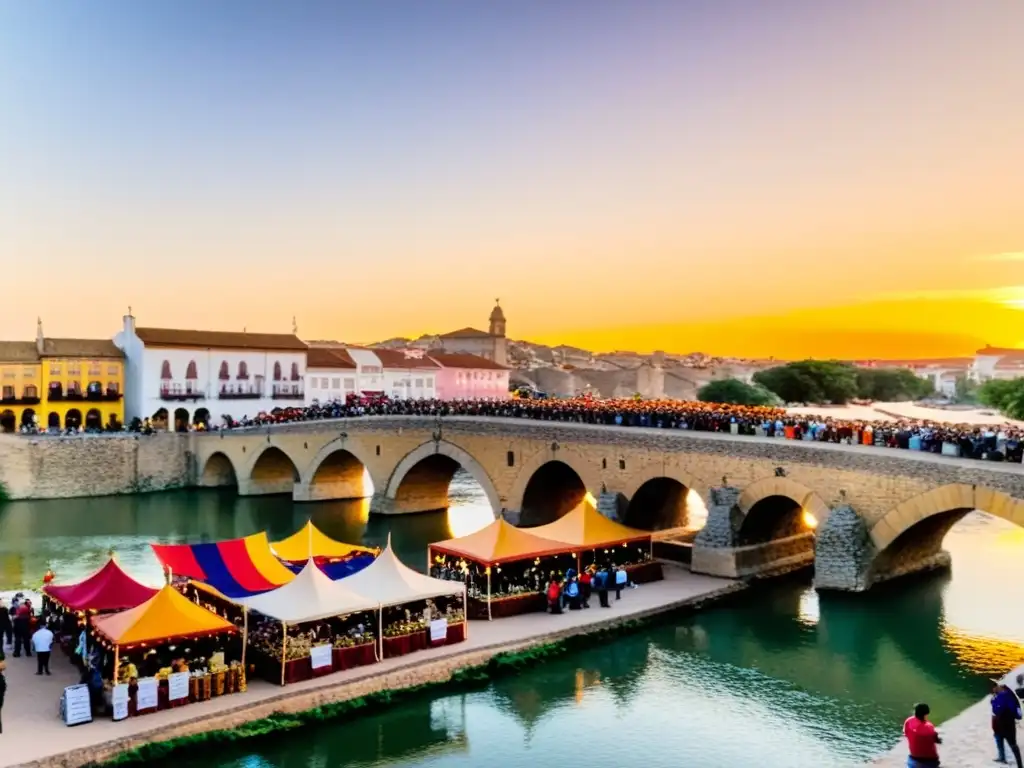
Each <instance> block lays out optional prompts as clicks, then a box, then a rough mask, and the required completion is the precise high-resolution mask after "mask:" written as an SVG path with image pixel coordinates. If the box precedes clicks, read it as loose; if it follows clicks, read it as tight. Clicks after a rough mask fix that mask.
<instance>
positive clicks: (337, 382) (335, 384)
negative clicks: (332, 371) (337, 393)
mask: <svg viewBox="0 0 1024 768" xmlns="http://www.w3.org/2000/svg"><path fill="white" fill-rule="evenodd" d="M340 388H341V379H331V389H340Z"/></svg>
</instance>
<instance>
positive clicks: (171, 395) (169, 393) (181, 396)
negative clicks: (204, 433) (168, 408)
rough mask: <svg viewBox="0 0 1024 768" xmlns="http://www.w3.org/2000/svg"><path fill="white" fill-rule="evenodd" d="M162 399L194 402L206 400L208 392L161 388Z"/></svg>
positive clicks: (174, 401)
mask: <svg viewBox="0 0 1024 768" xmlns="http://www.w3.org/2000/svg"><path fill="white" fill-rule="evenodd" d="M119 397H120V395H119ZM160 399H161V400H163V401H164V402H167V403H186V402H189V401H191V402H193V403H194V402H196V401H197V400H205V399H206V393H205V392H203V391H201V390H196V389H193V390H190V391H188V392H184V391H177V390H173V389H161V390H160Z"/></svg>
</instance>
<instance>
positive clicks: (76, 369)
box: [68, 363, 82, 376]
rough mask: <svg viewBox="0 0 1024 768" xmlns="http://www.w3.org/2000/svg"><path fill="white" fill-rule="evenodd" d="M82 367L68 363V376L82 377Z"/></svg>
mask: <svg viewBox="0 0 1024 768" xmlns="http://www.w3.org/2000/svg"><path fill="white" fill-rule="evenodd" d="M81 375H82V367H81V366H80V365H79V364H78V363H68V376H81Z"/></svg>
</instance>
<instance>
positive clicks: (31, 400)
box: [0, 396, 39, 405]
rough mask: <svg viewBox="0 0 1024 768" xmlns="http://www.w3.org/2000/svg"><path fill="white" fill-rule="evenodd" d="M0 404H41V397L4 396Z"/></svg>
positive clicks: (0, 399)
mask: <svg viewBox="0 0 1024 768" xmlns="http://www.w3.org/2000/svg"><path fill="white" fill-rule="evenodd" d="M0 405H39V398H38V397H35V396H32V397H3V398H0Z"/></svg>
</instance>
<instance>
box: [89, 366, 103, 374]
mask: <svg viewBox="0 0 1024 768" xmlns="http://www.w3.org/2000/svg"><path fill="white" fill-rule="evenodd" d="M102 371H103V367H102V366H101V365H100V364H99V363H89V375H90V376H99V375H100V373H101V372H102Z"/></svg>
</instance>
